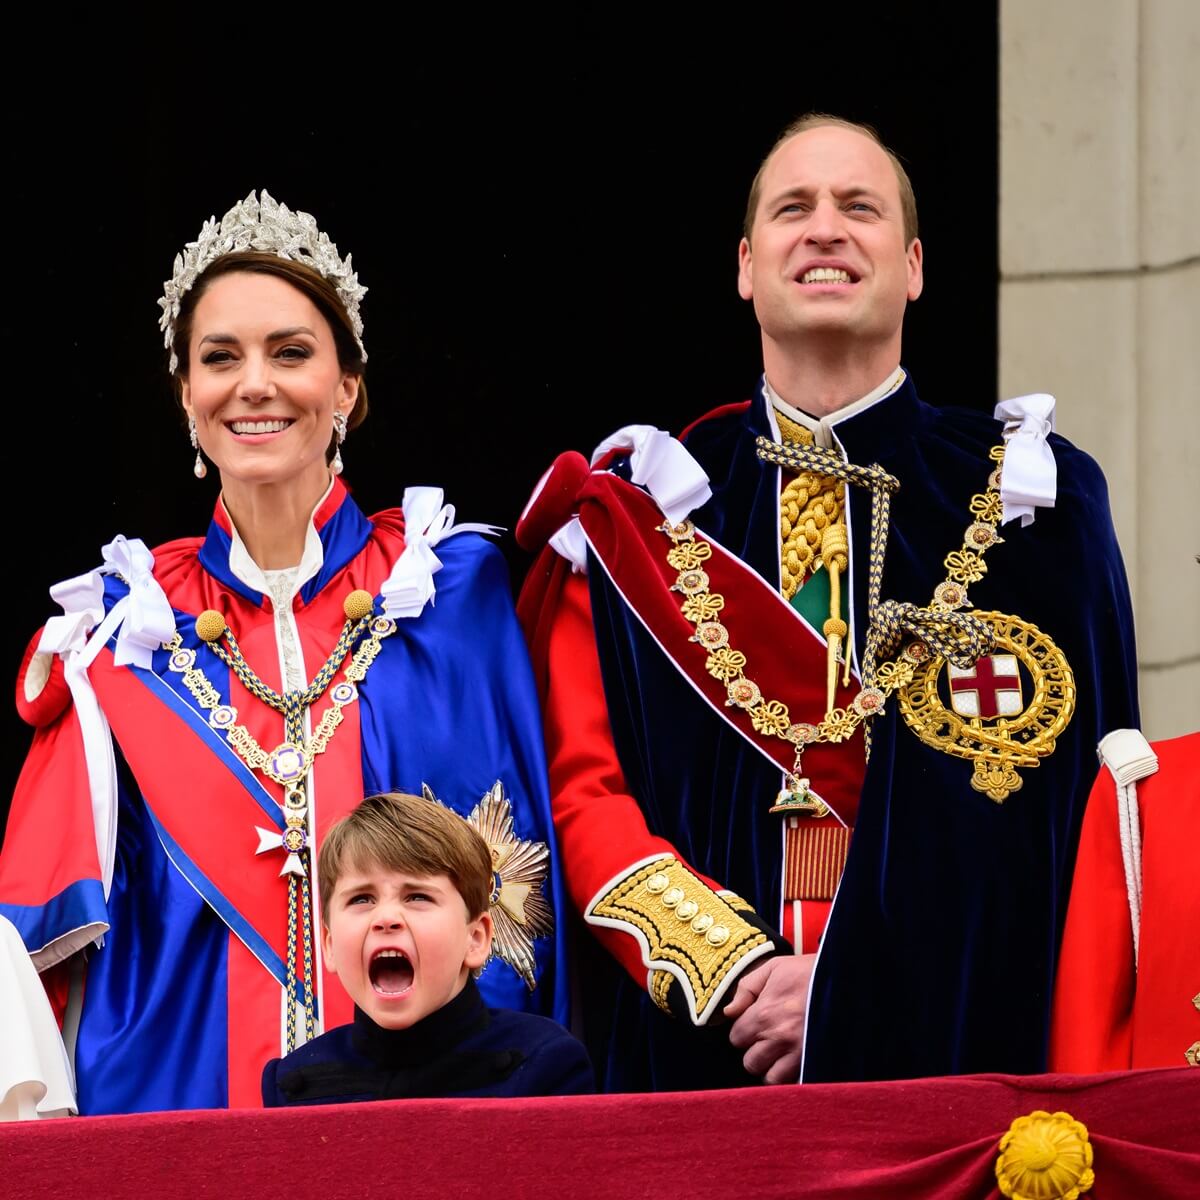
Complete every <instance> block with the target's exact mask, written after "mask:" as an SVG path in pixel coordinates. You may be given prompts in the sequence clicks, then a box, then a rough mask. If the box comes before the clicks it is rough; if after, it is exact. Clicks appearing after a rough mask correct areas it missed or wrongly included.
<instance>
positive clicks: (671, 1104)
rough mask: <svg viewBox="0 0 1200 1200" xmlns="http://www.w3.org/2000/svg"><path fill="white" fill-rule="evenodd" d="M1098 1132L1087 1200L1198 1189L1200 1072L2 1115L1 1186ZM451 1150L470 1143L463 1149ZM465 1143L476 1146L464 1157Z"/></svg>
mask: <svg viewBox="0 0 1200 1200" xmlns="http://www.w3.org/2000/svg"><path fill="white" fill-rule="evenodd" d="M1037 1109H1044V1110H1047V1111H1050V1112H1055V1111H1059V1110H1065V1111H1067V1112H1069V1113H1070V1114H1071V1116H1072V1117H1074V1118H1075V1119H1076V1120H1078V1121H1082V1122H1083V1124H1084V1125H1086V1126H1087V1128H1088V1132H1089V1136H1090V1139H1091V1141H1092V1144H1093V1147H1094V1152H1095V1160H1094V1170H1095V1173H1096V1183H1095V1186H1094V1188H1093V1189H1092V1191H1091V1192H1090V1193H1088V1196H1089V1200H1117V1198H1118V1197H1131V1196H1137V1197H1143V1196H1145V1197H1158V1196H1163V1197H1166V1196H1180V1197H1182V1196H1190V1195H1194V1194H1195V1185H1196V1180H1197V1178H1200V1151H1198V1150H1197V1149H1196V1136H1195V1134H1196V1113H1197V1111H1200V1070H1195V1069H1194V1068H1188V1067H1182V1068H1174V1069H1160V1070H1152V1071H1133V1072H1125V1073H1121V1074H1112V1075H1099V1076H1034V1077H1030V1078H1025V1079H1021V1078H1015V1077H1012V1076H1003V1075H983V1076H967V1077H961V1078H957V1079H923V1080H906V1081H903V1082H898V1083H867V1084H827V1085H808V1086H804V1087H781V1088H765V1087H763V1088H747V1089H743V1090H737V1091H717V1092H702V1093H690V1094H687V1095H680V1094H662V1095H652V1096H579V1097H564V1098H559V1099H530V1100H408V1101H388V1102H382V1103H376V1104H358V1105H348V1106H341V1107H332V1106H320V1107H313V1108H293V1109H274V1110H270V1111H265V1112H264V1111H261V1110H260V1111H247V1110H241V1111H228V1112H192V1113H160V1114H148V1115H143V1116H131V1117H91V1118H85V1119H81V1120H65V1121H47V1122H42V1123H37V1124H23V1125H5V1126H0V1162H2V1163H3V1164H4V1170H3V1171H2V1172H0V1197H9V1196H12V1197H17V1196H21V1197H25V1196H37V1195H51V1194H54V1193H57V1192H59V1191H61V1190H62V1189H63V1188H64V1187H69V1188H71V1189H72V1190H75V1191H78V1192H79V1193H80V1194H82V1195H85V1196H86V1195H102V1196H105V1197H112V1198H114V1200H119V1198H120V1197H125V1196H129V1197H144V1196H149V1195H152V1196H155V1197H156V1198H157V1200H168V1198H170V1197H175V1196H179V1197H187V1200H195V1197H196V1196H208V1195H231V1196H232V1195H252V1196H254V1197H255V1200H270V1198H272V1197H277V1196H278V1197H285V1196H286V1197H288V1198H289V1200H294V1198H295V1197H296V1196H303V1195H307V1196H321V1197H323V1198H324V1200H341V1198H342V1197H345V1198H347V1200H359V1198H360V1197H362V1196H367V1195H374V1194H376V1193H379V1192H381V1191H384V1192H387V1191H398V1192H402V1193H403V1195H404V1196H405V1197H406V1198H407V1200H419V1198H420V1197H425V1196H487V1197H495V1196H571V1197H588V1198H595V1200H604V1198H607V1197H613V1198H614V1200H615V1198H617V1197H620V1198H621V1200H624V1198H625V1197H628V1196H640V1195H645V1194H650V1193H659V1192H661V1193H662V1194H664V1195H668V1196H674V1197H688V1198H689V1200H709V1198H712V1200H728V1198H729V1197H730V1196H754V1197H756V1198H760V1200H767V1198H770V1197H794V1196H814V1197H822V1198H836V1200H867V1198H868V1197H870V1198H871V1200H877V1198H878V1197H880V1196H887V1197H889V1198H890V1200H918V1198H919V1200H974V1198H979V1200H983V1198H984V1197H989V1198H990V1197H994V1196H997V1195H998V1194H999V1192H998V1190H997V1187H996V1179H995V1173H994V1170H995V1161H996V1154H997V1151H998V1146H999V1142H1000V1138H1001V1137H1002V1136H1003V1135H1004V1134H1005V1133H1006V1132H1007V1131H1008V1128H1009V1126H1010V1125H1011V1123H1012V1122H1013V1120H1014V1119H1015V1118H1017V1117H1020V1116H1025V1115H1027V1114H1028V1113H1030V1112H1032V1111H1034V1110H1037ZM452 1147H458V1150H457V1151H455V1150H453V1149H451V1148H452ZM464 1150H465V1151H466V1152H463V1151H464Z"/></svg>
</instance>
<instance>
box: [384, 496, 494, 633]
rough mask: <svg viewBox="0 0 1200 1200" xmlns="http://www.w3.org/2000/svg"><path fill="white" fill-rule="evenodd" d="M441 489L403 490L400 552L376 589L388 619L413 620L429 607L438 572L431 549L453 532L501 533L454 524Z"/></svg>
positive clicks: (472, 524)
mask: <svg viewBox="0 0 1200 1200" xmlns="http://www.w3.org/2000/svg"><path fill="white" fill-rule="evenodd" d="M442 499H443V494H442V489H441V488H436V487H410V488H405V489H404V500H403V502H402V504H401V507H402V508H403V510H404V553H403V554H401V555H400V557H399V558H398V559H397V560H396V565H395V566H394V567H392V573H391V574H390V575H389V576H388V577H387V579H386V580H384V583H383V586H382V587H381V588H380V589H379V592H380V595H381V596H382V597H383V611H384V612H385V613H387V615H388V616H389V617H417V616H420V615H421V612H422V610H423V609H424V608H425V605H426V604H433V603H434V597H435V596H436V595H437V589H436V588H435V587H434V584H433V577H434V575H436V574H437V572H438V571H440V570H441V569H442V560H441V559H440V558H438V556H437V555H436V554H435V553H434V552H433V548H434V546H436V545H437V544H438V543H439V542H442V541H445V540H446V538H448V537H453V536H454V535H455V534H456V533H483V534H487V535H489V536H493V537H494V536H495V535H497V534H499V533H503V532H504V531H503V529H502V528H501V527H500V526H498V525H483V524H480V523H477V522H474V521H465V522H463V524H461V525H456V524H455V523H454V505H453V504H443V503H442Z"/></svg>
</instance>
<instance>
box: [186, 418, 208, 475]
mask: <svg viewBox="0 0 1200 1200" xmlns="http://www.w3.org/2000/svg"><path fill="white" fill-rule="evenodd" d="M188 439H189V440H190V441H191V443H192V449H193V450H195V452H196V462H195V464H194V465H193V466H192V474H193V475H195V477H196V478H197V479H203V478H204V477H205V475H207V474H208V468H207V467H206V466H205V465H204V459H202V458H201V457H200V439H199V438H198V437H197V436H196V418H195V417H188Z"/></svg>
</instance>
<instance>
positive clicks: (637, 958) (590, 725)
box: [543, 575, 720, 987]
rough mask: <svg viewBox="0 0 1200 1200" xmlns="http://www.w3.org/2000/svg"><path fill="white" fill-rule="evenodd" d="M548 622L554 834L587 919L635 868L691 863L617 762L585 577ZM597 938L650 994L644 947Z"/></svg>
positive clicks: (606, 934) (566, 591) (621, 938)
mask: <svg viewBox="0 0 1200 1200" xmlns="http://www.w3.org/2000/svg"><path fill="white" fill-rule="evenodd" d="M543 619H548V620H549V622H550V627H549V637H548V644H547V649H548V660H549V661H548V666H549V672H548V675H549V677H548V682H547V689H546V697H545V722H546V751H547V756H548V759H549V768H550V793H551V797H552V801H551V803H552V806H553V811H554V828H555V832H556V833H557V834H558V839H559V844H560V846H561V851H562V860H563V864H564V868H565V874H566V880H567V888H568V890H569V891H570V893H571V900H572V902H573V903H574V904H575V906H576V908H577V909H579V911H580V912H583V911H584V910H585V909H586V908H587V906H588V904H589V903H590V902H591V901H592V900H593V899H594V898H595V897H596V896H597V895H598V894H600V893H601V892H602V891H603V890H604V889H605V887H606V885H607V884H609V883H611V882H612V881H613V880H615V879H616V878H618V877H620V876H623V875H625V874H627V873H628V871H629V869H630V868H631V867H632V866H633V864H634V863H637V862H640V861H642V860H645V859H650V858H654V857H658V856H661V855H664V854H670V855H674V857H675V858H676V859H678V860H679V861H680V862H683V861H684V860H683V859H682V858H681V857H680V855H679V854H678V852H677V851H676V850H675V848H674V847H673V846H672V845H671V844H670V843H669V842H668V841H666V840H665V839H663V838H661V837H657V836H655V834H653V833H651V831H650V830H649V828H648V827H647V825H646V819H645V816H644V815H643V813H642V810H641V808H640V807H639V806H638V802H637V801H636V800H635V799H634V798H633V796H631V795H630V794H629V789H628V787H627V785H626V783H625V778H624V775H623V774H622V772H621V765H620V763H619V762H618V761H617V754H616V750H615V749H614V747H613V740H612V732H611V729H610V727H609V723H608V710H607V707H606V705H605V700H604V685H603V682H602V679H601V675H600V659H599V656H598V655H597V652H596V642H595V635H594V634H593V631H592V614H591V599H590V597H589V595H588V587H587V580H586V579H585V578H584V577H583V576H582V575H572V576H571V577H570V578H569V579H567V580H566V581H565V582H564V584H563V586H562V588H561V591H560V592H559V595H558V599H557V603H556V607H555V610H554V612H553V614H552V615H551V616H549V617H548V618H543ZM685 865H686V864H685ZM688 869H689V870H692V871H693V873H694V874H696V875H697V877H698V878H699V879H700V880H701V881H702V882H704V883H705V884H706V885H707V886H708V887H710V888H711V889H712V890H713V891H719V890H720V885H719V884H717V883H715V882H713V881H712V880H709V879H706V878H705V877H704V876H702V875H699V873H698V872H695V871H694V868H691V867H690V866H689V867H688ZM593 931H594V932H595V934H596V936H597V937H599V939H600V941H601V942H602V943H603V944H604V946H605V947H606V948H607V949H608V950H609V951H611V953H612V954H613V955H614V956H615V957H616V958H617V960H618V961H619V962H620V963H621V965H622V966H624V967H625V969H626V970H627V971H628V972H629V973H630V975H632V976H633V978H634V979H635V980H637V982H638V983H639V984H641V985H642V986H643V987H645V985H646V965H645V964H644V963H643V961H642V954H641V950H640V949H639V947H638V944H637V941H636V939H635V938H633V937H632V936H630V935H629V934H627V933H623V932H621V931H620V930H616V929H606V928H597V927H593Z"/></svg>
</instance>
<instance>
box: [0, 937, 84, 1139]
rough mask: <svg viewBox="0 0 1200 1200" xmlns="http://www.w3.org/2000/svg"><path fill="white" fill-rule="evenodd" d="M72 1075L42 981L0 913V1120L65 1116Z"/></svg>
mask: <svg viewBox="0 0 1200 1200" xmlns="http://www.w3.org/2000/svg"><path fill="white" fill-rule="evenodd" d="M78 1111H79V1109H78V1107H77V1106H76V1103H75V1081H74V1078H73V1074H72V1071H71V1064H70V1062H69V1061H68V1059H67V1051H66V1047H65V1046H64V1045H63V1040H62V1035H61V1034H60V1033H59V1032H58V1022H57V1021H55V1019H54V1013H53V1011H52V1010H51V1008H50V1001H49V1000H48V999H47V998H46V992H45V989H44V988H43V987H42V981H41V980H40V979H39V978H38V973H37V971H36V970H35V969H34V965H33V961H32V960H31V959H30V957H29V953H28V951H27V950H26V949H25V943H24V942H22V941H21V935H20V934H19V933H18V932H17V931H16V929H14V928H13V925H12V922H11V921H9V920H8V919H7V918H6V917H2V916H0V1121H32V1120H35V1119H36V1118H38V1117H68V1116H74V1115H75V1114H77V1113H78Z"/></svg>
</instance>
